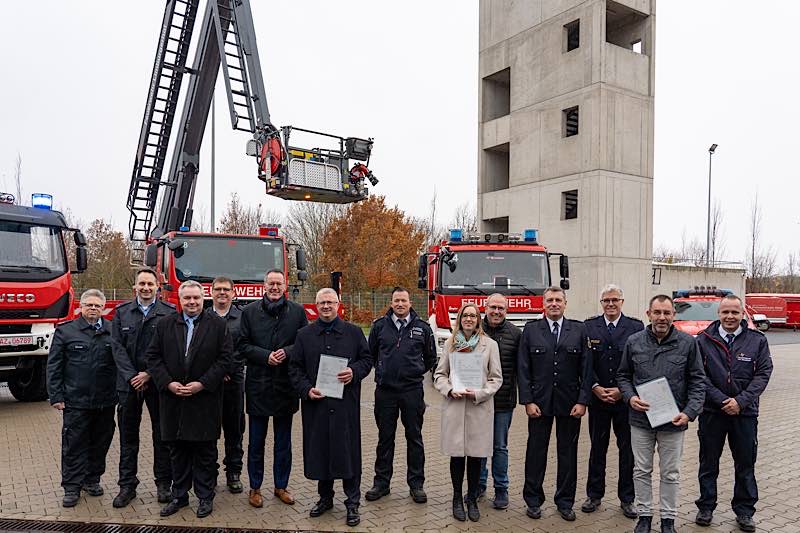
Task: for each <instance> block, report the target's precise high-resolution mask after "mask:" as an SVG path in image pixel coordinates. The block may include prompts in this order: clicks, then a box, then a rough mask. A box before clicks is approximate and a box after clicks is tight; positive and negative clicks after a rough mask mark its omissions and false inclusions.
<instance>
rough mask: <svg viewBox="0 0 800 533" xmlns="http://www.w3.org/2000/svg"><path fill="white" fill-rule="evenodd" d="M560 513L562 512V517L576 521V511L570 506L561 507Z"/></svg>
mask: <svg viewBox="0 0 800 533" xmlns="http://www.w3.org/2000/svg"><path fill="white" fill-rule="evenodd" d="M558 514H560V515H561V518H563V519H564V520H566V521H567V522H574V521H575V511H573V510H572V509H570V508H569V507H559V508H558Z"/></svg>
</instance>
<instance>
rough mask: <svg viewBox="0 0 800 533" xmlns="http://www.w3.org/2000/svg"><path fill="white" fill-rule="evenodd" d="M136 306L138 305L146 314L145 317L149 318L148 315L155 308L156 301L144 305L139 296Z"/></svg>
mask: <svg viewBox="0 0 800 533" xmlns="http://www.w3.org/2000/svg"><path fill="white" fill-rule="evenodd" d="M136 305H138V306H139V309H141V311H142V313H144V315H145V316H147V313H149V312H150V310H151V309H152V308H153V306H154V305H156V301H155V300H153V301H152V302H150V305H142V302H141V301H140V300H139V297H138V296H137V297H136Z"/></svg>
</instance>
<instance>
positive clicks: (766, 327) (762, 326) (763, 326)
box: [756, 322, 769, 331]
mask: <svg viewBox="0 0 800 533" xmlns="http://www.w3.org/2000/svg"><path fill="white" fill-rule="evenodd" d="M756 327H758V329H759V330H761V331H769V322H762V323H760V324H758V325H757V326H756Z"/></svg>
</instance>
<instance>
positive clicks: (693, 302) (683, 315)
mask: <svg viewBox="0 0 800 533" xmlns="http://www.w3.org/2000/svg"><path fill="white" fill-rule="evenodd" d="M729 294H733V291H732V290H730V289H718V288H716V287H702V286H701V287H695V288H693V289H681V290H677V291H674V292H673V293H672V297H673V303H674V304H675V320H674V321H673V324H674V325H675V328H676V329H678V330H680V331H683V332H685V333H688V334H690V335H694V336H695V337H696V336H697V335H699V334H700V333H702V332H703V330H705V329H706V328H707V327H708V325H709V324H711V323H712V322H714V321H715V320H717V319H718V318H719V316H718V314H717V311H718V310H719V301H720V299H721V298H722V297H723V296H727V295H729ZM744 318H745V319H746V320H747V325H748V327H749V328H750V329H764V328H763V326H761V324H762V323H764V322H765V321H766V317H764V316H763V315H760V314H754V313H753V310H752V308H751V307H750V306H748V305H745V311H744Z"/></svg>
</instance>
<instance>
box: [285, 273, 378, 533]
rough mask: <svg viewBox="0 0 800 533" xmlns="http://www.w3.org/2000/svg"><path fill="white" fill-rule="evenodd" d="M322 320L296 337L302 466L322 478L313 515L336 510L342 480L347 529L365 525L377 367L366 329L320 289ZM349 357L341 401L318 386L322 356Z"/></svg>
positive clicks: (293, 373)
mask: <svg viewBox="0 0 800 533" xmlns="http://www.w3.org/2000/svg"><path fill="white" fill-rule="evenodd" d="M316 306H317V312H318V313H319V319H318V320H317V321H316V322H313V323H312V324H310V325H309V326H308V327H305V328H303V329H302V330H300V332H299V333H298V334H297V339H296V340H295V343H294V347H293V348H292V350H291V355H290V357H289V375H290V377H291V380H292V385H293V386H294V389H295V391H296V392H297V394H298V395H299V396H300V398H301V399H302V402H303V411H302V414H303V466H304V470H305V476H306V478H308V479H315V480H317V491H318V493H319V501H318V502H317V503H316V505H314V507H313V508H312V509H311V513H310V514H311V517H317V516H321V515H322V514H323V513H325V512H326V511H329V510H330V509H332V508H333V494H334V493H333V480H334V479H341V480H342V486H343V488H344V492H345V494H346V495H347V499H346V500H345V501H344V504H345V506H346V508H347V525H348V526H350V527H355V526H357V525H358V524H359V523H360V522H361V517H360V515H359V513H358V506H359V503H360V501H361V489H360V485H361V380H362V379H364V378H365V377H367V375H368V374H369V372H370V370H371V369H372V357H371V356H370V353H369V347H368V346H367V339H365V338H364V333H362V331H361V328H359V327H358V326H356V325H354V324H350V323H349V322H345V321H344V320H342V319H341V318H339V316H338V310H339V297H338V295H337V294H336V291H334V290H333V289H320V290H319V292H317V297H316ZM323 354H324V355H326V356H333V357H339V358H342V359H346V365H347V366H346V367H345V368H344V370H342V371H341V372H339V373H338V374H337V375H336V379H338V380H339V382H341V383H343V384H344V385H343V387H344V390H343V393H342V399H338V398H328V397H326V396H325V395H324V394H322V392H321V391H320V390H319V389H318V388H317V386H316V385H317V383H316V380H317V372H318V370H319V365H320V359H321V356H322V355H323Z"/></svg>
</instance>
